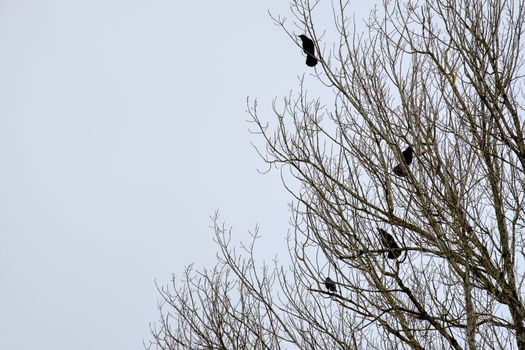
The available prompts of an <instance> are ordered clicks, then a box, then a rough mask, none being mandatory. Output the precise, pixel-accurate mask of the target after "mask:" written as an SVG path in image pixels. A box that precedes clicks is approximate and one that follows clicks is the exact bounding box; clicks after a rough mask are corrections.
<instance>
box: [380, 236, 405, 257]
mask: <svg viewBox="0 0 525 350" xmlns="http://www.w3.org/2000/svg"><path fill="white" fill-rule="evenodd" d="M377 230H378V231H379V235H380V238H381V244H383V246H384V247H385V248H386V249H388V255H387V257H388V258H389V259H397V258H399V257H400V256H401V249H400V248H399V246H398V245H397V243H396V240H395V239H394V236H392V235H391V234H390V233H388V232H386V231H385V230H383V229H381V228H377Z"/></svg>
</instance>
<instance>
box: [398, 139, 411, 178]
mask: <svg viewBox="0 0 525 350" xmlns="http://www.w3.org/2000/svg"><path fill="white" fill-rule="evenodd" d="M402 154H403V160H404V161H405V164H406V165H407V166H409V165H410V164H412V159H414V149H413V148H412V146H408V147H407V149H406V150H404V151H403V153H402ZM394 174H396V175H397V176H401V177H405V176H407V173H406V171H405V169H404V168H403V165H401V164H398V165H396V166H395V167H394Z"/></svg>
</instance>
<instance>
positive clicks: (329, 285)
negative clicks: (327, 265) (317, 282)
mask: <svg viewBox="0 0 525 350" xmlns="http://www.w3.org/2000/svg"><path fill="white" fill-rule="evenodd" d="M324 286H325V287H326V289H328V291H329V292H334V293H337V286H336V285H335V281H333V280H332V279H331V278H330V277H326V278H325V280H324Z"/></svg>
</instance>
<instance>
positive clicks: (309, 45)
mask: <svg viewBox="0 0 525 350" xmlns="http://www.w3.org/2000/svg"><path fill="white" fill-rule="evenodd" d="M299 38H301V41H302V42H303V51H304V53H305V54H306V65H307V66H308V67H313V66H315V65H316V64H317V58H316V57H315V48H314V42H313V41H312V39H310V38H309V37H307V36H306V35H299Z"/></svg>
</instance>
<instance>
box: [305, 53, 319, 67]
mask: <svg viewBox="0 0 525 350" xmlns="http://www.w3.org/2000/svg"><path fill="white" fill-rule="evenodd" d="M316 64H317V58H315V57H314V56H311V55H307V56H306V65H307V66H308V67H313V66H315V65H316Z"/></svg>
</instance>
